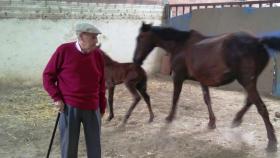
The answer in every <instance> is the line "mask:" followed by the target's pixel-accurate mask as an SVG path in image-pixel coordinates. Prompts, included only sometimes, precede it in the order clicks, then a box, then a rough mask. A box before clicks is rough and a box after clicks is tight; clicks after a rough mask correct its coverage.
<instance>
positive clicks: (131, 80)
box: [102, 52, 154, 123]
mask: <svg viewBox="0 0 280 158" xmlns="http://www.w3.org/2000/svg"><path fill="white" fill-rule="evenodd" d="M102 53H103V57H104V63H105V80H106V88H107V89H108V94H109V95H108V103H109V109H110V115H109V117H108V120H109V121H110V120H111V119H113V118H114V111H113V100H114V99H113V98H114V90H115V86H116V85H118V84H121V83H124V84H125V86H126V88H127V89H128V90H129V92H130V93H131V94H132V96H133V98H134V101H133V103H132V104H131V106H130V108H129V110H128V111H127V113H126V115H125V118H124V121H123V123H126V122H127V120H128V118H129V117H130V115H131V113H132V111H133V109H134V108H135V107H136V105H137V103H138V102H139V101H140V99H141V97H140V95H141V96H142V97H143V98H144V100H145V102H146V103H147V106H148V109H149V113H150V119H149V122H152V121H153V119H154V113H153V111H152V108H151V102H150V96H149V95H148V94H147V75H146V72H145V70H144V69H143V68H142V67H141V66H139V65H136V64H134V63H118V62H116V61H114V60H112V59H111V58H110V57H109V56H108V55H107V54H106V53H105V52H102ZM138 92H139V93H140V95H139V93H138Z"/></svg>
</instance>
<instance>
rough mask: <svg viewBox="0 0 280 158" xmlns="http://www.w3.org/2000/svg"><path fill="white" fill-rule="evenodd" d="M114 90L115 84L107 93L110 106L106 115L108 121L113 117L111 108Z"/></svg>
mask: <svg viewBox="0 0 280 158" xmlns="http://www.w3.org/2000/svg"><path fill="white" fill-rule="evenodd" d="M114 90H115V86H111V87H109V89H108V93H109V98H108V103H109V108H110V115H109V117H108V121H111V120H112V119H113V118H114V108H113V102H114Z"/></svg>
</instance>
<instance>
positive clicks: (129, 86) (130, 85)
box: [123, 82, 141, 124]
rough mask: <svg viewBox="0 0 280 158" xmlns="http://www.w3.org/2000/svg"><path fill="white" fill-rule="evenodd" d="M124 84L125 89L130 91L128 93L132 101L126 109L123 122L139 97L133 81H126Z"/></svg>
mask: <svg viewBox="0 0 280 158" xmlns="http://www.w3.org/2000/svg"><path fill="white" fill-rule="evenodd" d="M125 85H126V87H127V89H128V90H129V91H130V93H131V94H132V95H133V98H134V101H133V103H132V104H131V106H130V108H129V109H128V111H127V113H126V115H125V118H124V121H123V123H124V124H125V123H126V122H127V120H128V118H129V117H130V115H131V113H132V111H133V109H134V108H135V107H136V105H137V103H138V102H139V101H140V99H141V97H140V95H139V94H138V92H137V89H136V86H135V83H134V82H127V83H125Z"/></svg>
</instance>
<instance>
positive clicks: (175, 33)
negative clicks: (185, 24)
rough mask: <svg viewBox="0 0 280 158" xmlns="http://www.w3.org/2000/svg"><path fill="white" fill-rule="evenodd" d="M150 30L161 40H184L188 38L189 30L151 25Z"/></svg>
mask: <svg viewBox="0 0 280 158" xmlns="http://www.w3.org/2000/svg"><path fill="white" fill-rule="evenodd" d="M150 31H151V32H153V33H155V34H156V35H157V36H158V37H160V38H161V39H163V40H168V41H176V42H184V41H186V40H187V39H188V37H189V35H190V32H191V31H180V30H176V29H174V28H170V27H160V26H152V27H151V29H150Z"/></svg>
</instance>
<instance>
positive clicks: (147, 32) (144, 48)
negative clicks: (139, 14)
mask: <svg viewBox="0 0 280 158" xmlns="http://www.w3.org/2000/svg"><path fill="white" fill-rule="evenodd" d="M151 29H152V24H145V23H142V26H141V28H140V32H139V35H138V36H137V39H136V49H135V51H134V56H133V62H134V63H135V64H138V65H142V64H143V61H144V60H145V58H146V57H147V56H148V54H149V53H150V52H151V51H152V50H153V48H154V47H155V46H156V43H155V38H154V34H153V33H152V32H151Z"/></svg>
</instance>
